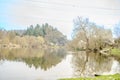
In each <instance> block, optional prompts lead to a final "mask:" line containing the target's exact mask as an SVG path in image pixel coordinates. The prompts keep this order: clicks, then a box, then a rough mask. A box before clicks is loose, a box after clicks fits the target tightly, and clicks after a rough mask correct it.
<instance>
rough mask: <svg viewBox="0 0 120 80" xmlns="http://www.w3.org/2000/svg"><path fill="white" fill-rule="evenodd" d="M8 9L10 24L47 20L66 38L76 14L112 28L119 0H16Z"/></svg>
mask: <svg viewBox="0 0 120 80" xmlns="http://www.w3.org/2000/svg"><path fill="white" fill-rule="evenodd" d="M7 4H9V3H7ZM8 8H9V11H8V13H6V14H7V15H8V16H9V19H8V20H10V24H14V25H20V26H23V27H28V26H29V25H31V24H42V23H46V22H47V23H48V24H50V25H52V26H54V27H57V28H58V30H60V31H61V32H63V34H65V35H67V37H68V38H70V35H71V32H72V29H73V19H75V18H77V16H83V17H87V18H89V19H90V21H93V22H95V23H96V24H98V25H104V26H105V27H106V28H111V29H112V28H113V27H112V26H114V25H115V24H116V23H118V22H120V0H16V1H13V2H11V4H9V6H8ZM6 14H4V15H6ZM13 27H16V26H13Z"/></svg>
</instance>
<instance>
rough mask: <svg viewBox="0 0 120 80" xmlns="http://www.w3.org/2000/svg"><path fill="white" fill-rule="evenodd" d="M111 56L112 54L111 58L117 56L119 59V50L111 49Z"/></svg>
mask: <svg viewBox="0 0 120 80" xmlns="http://www.w3.org/2000/svg"><path fill="white" fill-rule="evenodd" d="M111 54H112V55H113V56H118V57H120V49H117V48H114V49H112V50H111Z"/></svg>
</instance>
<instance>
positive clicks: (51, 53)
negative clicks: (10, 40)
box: [0, 48, 66, 70]
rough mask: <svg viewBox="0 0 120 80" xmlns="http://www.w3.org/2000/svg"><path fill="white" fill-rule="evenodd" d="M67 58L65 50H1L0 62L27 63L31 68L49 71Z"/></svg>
mask: <svg viewBox="0 0 120 80" xmlns="http://www.w3.org/2000/svg"><path fill="white" fill-rule="evenodd" d="M65 56H66V51H65V50H64V49H58V50H52V49H49V50H39V49H27V48H26V49H12V50H10V49H1V50H0V60H9V61H19V62H21V61H22V62H25V63H26V65H28V66H29V67H32V66H33V67H35V68H36V69H37V68H41V69H43V70H47V69H49V68H51V67H52V66H55V65H57V64H58V63H59V62H61V61H62V59H63V58H64V57H65Z"/></svg>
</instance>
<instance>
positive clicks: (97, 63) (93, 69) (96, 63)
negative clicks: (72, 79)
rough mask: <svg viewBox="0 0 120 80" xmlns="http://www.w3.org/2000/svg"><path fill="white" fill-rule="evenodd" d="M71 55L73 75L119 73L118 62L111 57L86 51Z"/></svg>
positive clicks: (119, 63)
mask: <svg viewBox="0 0 120 80" xmlns="http://www.w3.org/2000/svg"><path fill="white" fill-rule="evenodd" d="M73 56H74V57H73V59H72V62H73V64H74V75H75V76H77V77H81V76H82V77H88V76H94V74H114V73H120V62H119V61H118V60H116V59H115V58H113V57H107V56H105V55H102V54H98V53H86V52H79V53H76V54H74V55H73Z"/></svg>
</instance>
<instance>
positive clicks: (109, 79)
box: [59, 74, 120, 80]
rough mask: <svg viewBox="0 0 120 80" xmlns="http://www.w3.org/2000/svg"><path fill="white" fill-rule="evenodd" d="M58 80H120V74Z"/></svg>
mask: <svg viewBox="0 0 120 80" xmlns="http://www.w3.org/2000/svg"><path fill="white" fill-rule="evenodd" d="M59 80H120V74H114V75H103V76H98V77H94V78H66V79H59Z"/></svg>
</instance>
